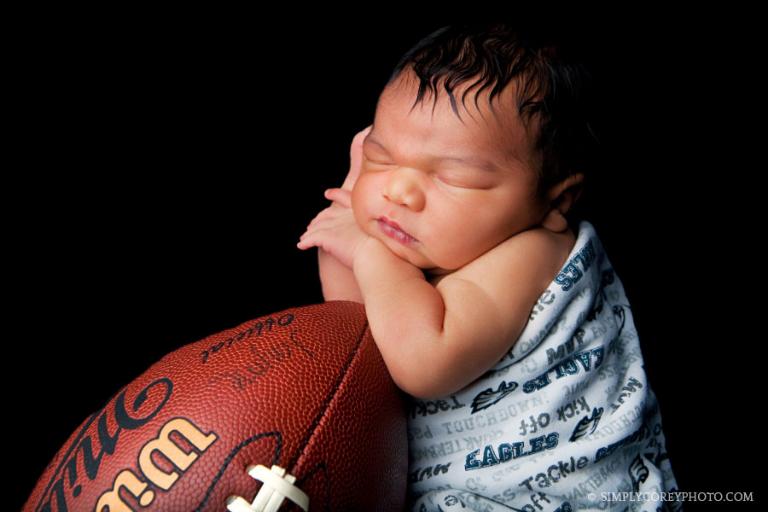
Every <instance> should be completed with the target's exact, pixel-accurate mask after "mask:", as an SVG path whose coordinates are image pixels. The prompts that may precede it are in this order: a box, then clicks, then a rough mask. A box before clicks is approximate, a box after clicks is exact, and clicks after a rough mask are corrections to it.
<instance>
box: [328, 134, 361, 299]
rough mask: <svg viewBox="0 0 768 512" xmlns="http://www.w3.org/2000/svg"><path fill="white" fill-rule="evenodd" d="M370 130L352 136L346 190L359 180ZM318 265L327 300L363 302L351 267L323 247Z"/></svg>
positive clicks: (332, 206) (345, 182)
mask: <svg viewBox="0 0 768 512" xmlns="http://www.w3.org/2000/svg"><path fill="white" fill-rule="evenodd" d="M370 131H371V126H367V127H366V128H364V129H363V130H361V131H360V132H358V133H357V134H356V135H355V136H354V137H353V138H352V143H351V144H350V147H349V172H348V173H347V177H346V178H345V179H344V183H343V184H342V186H341V188H342V189H344V190H349V191H352V187H354V185H355V181H357V177H358V176H359V175H360V165H361V161H362V146H363V139H365V137H366V136H367V135H368V133H369V132H370ZM329 208H342V206H341V205H338V204H332V205H331V206H330V207H329ZM317 265H318V269H319V271H320V284H321V286H322V289H323V299H325V301H326V302H327V301H329V300H351V301H354V302H360V303H362V302H363V296H362V294H361V293H360V288H359V287H358V286H357V280H356V279H355V275H354V274H353V273H352V269H351V268H349V267H347V266H346V265H344V264H343V263H342V262H340V261H339V260H338V259H337V258H336V257H334V256H333V255H332V254H330V253H329V252H327V251H326V250H325V249H323V248H322V247H318V248H317Z"/></svg>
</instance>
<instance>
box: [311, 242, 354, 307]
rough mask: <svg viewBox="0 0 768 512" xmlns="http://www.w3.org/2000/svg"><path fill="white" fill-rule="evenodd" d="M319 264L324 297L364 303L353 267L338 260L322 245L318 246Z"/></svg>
mask: <svg viewBox="0 0 768 512" xmlns="http://www.w3.org/2000/svg"><path fill="white" fill-rule="evenodd" d="M317 264H318V268H319V270H320V284H321V285H322V288H323V299H325V301H326V302H328V301H329V300H351V301H353V302H359V303H361V304H362V303H363V295H362V293H361V292H360V287H358V286H357V280H356V279H355V275H354V274H353V273H352V269H351V268H349V267H347V266H346V265H344V264H343V263H341V262H340V261H339V260H337V259H336V258H335V257H334V256H333V255H332V254H330V253H328V252H326V251H325V250H324V249H323V248H322V247H318V248H317Z"/></svg>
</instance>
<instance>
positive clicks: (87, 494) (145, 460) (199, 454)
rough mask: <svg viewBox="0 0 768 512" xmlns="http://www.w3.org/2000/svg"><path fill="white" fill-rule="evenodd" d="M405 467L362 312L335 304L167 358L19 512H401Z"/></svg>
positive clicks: (278, 317)
mask: <svg viewBox="0 0 768 512" xmlns="http://www.w3.org/2000/svg"><path fill="white" fill-rule="evenodd" d="M407 466H408V448H407V437H406V423H405V411H404V401H403V395H402V394H401V392H400V391H399V390H398V389H397V387H396V386H395V384H394V383H393V381H392V379H391V377H390V376H389V373H388V371H387V368H386V366H385V365H384V361H383V360H382V358H381V354H380V353H379V351H378V348H377V347H376V345H375V344H374V342H373V338H372V337H371V332H370V329H369V328H368V323H367V321H366V317H365V310H364V308H363V306H362V305H361V304H357V303H355V302H346V301H333V302H326V303H324V304H316V305H311V306H303V307H297V308H291V309H286V310H284V311H281V312H279V313H274V314H271V315H268V316H264V317H261V318H257V319H255V320H251V321H248V322H245V323H243V324H241V325H239V326H237V327H235V328H232V329H228V330H225V331H223V332H221V333H218V334H214V335H212V336H208V337H207V338H205V339H203V340H200V341H198V342H196V343H192V344H189V345H187V346H184V347H182V348H180V349H178V350H176V351H174V352H171V353H170V354H168V355H166V356H165V357H163V358H162V359H161V360H160V361H158V362H157V363H155V364H154V365H153V366H151V367H150V368H149V369H148V370H147V371H145V372H144V373H143V374H142V375H140V376H139V377H138V378H136V379H135V380H134V381H133V382H131V383H130V384H128V385H127V386H125V387H124V388H123V389H121V390H120V391H119V392H118V393H117V394H116V395H115V396H114V397H113V398H112V399H111V400H110V401H109V403H108V404H107V405H106V407H104V408H103V409H102V410H100V411H98V412H96V413H95V414H93V415H91V416H90V417H89V418H87V419H86V420H85V421H84V422H83V423H82V424H81V425H80V427H79V428H78V429H77V430H76V431H75V432H74V433H73V434H72V435H71V436H70V438H69V440H68V441H67V442H66V443H65V444H64V446H63V447H62V448H61V449H60V450H59V452H58V453H57V454H56V456H55V457H54V459H53V460H52V461H51V463H50V464H49V465H48V467H47V468H46V469H45V471H44V472H43V475H42V476H41V477H40V479H39V480H38V482H37V485H36V486H35V488H34V490H33V491H32V494H31V496H30V497H29V499H28V500H27V503H26V505H25V506H24V510H25V511H35V512H61V511H65V510H66V511H73V510H74V511H81V510H82V511H86V510H88V511H91V510H93V511H97V512H106V511H109V512H124V511H139V510H162V511H179V512H182V511H183V512H191V511H203V510H205V511H218V512H222V511H226V510H231V511H234V512H246V511H249V512H250V511H252V510H265V511H277V510H312V511H321V510H322V511H334V512H337V511H343V510H387V511H393V510H401V509H402V507H403V504H404V501H405V492H406V478H407V470H408V467H407Z"/></svg>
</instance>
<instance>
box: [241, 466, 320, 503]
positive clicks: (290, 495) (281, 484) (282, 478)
mask: <svg viewBox="0 0 768 512" xmlns="http://www.w3.org/2000/svg"><path fill="white" fill-rule="evenodd" d="M247 471H248V474H249V475H250V476H251V478H255V479H256V480H259V481H261V482H263V483H262V486H261V489H259V492H258V493H256V497H255V498H253V503H248V500H246V499H244V498H241V497H240V496H230V497H229V498H227V510H229V512H277V509H278V508H280V505H282V503H283V500H284V499H286V498H287V499H289V500H291V501H292V502H294V503H295V504H296V505H298V506H299V507H301V509H302V510H304V511H305V512H306V511H307V510H309V496H307V494H306V493H305V492H304V491H302V490H301V489H299V488H298V487H296V486H295V485H293V482H295V481H296V477H295V476H293V475H291V474H287V475H286V473H285V469H284V468H281V467H280V466H272V469H271V470H269V469H267V468H266V466H262V465H261V464H259V465H258V466H248V469H247Z"/></svg>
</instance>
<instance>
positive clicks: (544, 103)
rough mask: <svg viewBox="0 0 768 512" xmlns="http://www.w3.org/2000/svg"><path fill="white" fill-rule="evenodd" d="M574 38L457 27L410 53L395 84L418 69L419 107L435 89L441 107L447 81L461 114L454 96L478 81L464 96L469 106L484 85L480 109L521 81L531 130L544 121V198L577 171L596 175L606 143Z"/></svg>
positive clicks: (495, 26) (497, 25)
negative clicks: (471, 93) (597, 125)
mask: <svg viewBox="0 0 768 512" xmlns="http://www.w3.org/2000/svg"><path fill="white" fill-rule="evenodd" d="M568 40H569V39H568V36H567V35H564V34H545V33H543V32H542V31H536V33H533V32H532V31H526V30H524V29H520V28H517V27H513V26H510V25H508V24H506V23H502V22H493V23H467V24H458V25H450V26H446V27H442V28H440V29H438V30H436V31H435V32H433V33H432V34H430V35H428V36H427V37H425V38H423V39H422V40H421V41H419V42H418V43H416V45H415V46H413V47H412V48H411V49H410V50H408V51H407V52H406V53H405V54H404V55H403V56H402V57H401V59H400V61H399V62H398V63H397V65H396V66H395V69H394V71H393V73H392V75H391V77H390V78H389V81H388V82H387V85H390V84H391V83H392V82H394V81H395V79H396V78H397V77H398V76H399V75H400V74H401V72H402V71H404V70H405V69H408V68H410V69H412V70H413V71H414V72H415V73H416V75H417V76H418V78H419V81H420V83H419V91H418V95H417V97H416V101H415V102H414V107H415V106H416V104H418V103H419V102H421V101H422V100H423V97H424V93H425V91H426V90H427V89H429V90H430V91H431V92H432V94H433V97H434V99H435V102H436V101H437V95H438V88H439V84H440V82H441V80H442V81H443V88H444V89H445V91H446V93H447V94H448V97H449V99H450V102H451V106H452V108H453V110H454V112H455V113H456V114H457V115H459V113H458V109H457V108H456V98H455V97H454V95H453V90H454V89H455V87H456V86H457V85H459V84H462V83H465V82H468V81H469V80H470V79H472V78H473V77H478V78H477V80H476V81H475V82H474V83H473V84H472V85H471V86H470V87H468V88H467V89H466V91H465V92H464V94H463V95H462V98H461V102H462V105H465V103H464V100H465V97H466V95H467V93H468V92H469V91H470V90H471V89H474V88H475V87H477V86H478V85H481V87H480V88H479V89H478V90H477V93H476V94H475V104H476V105H477V101H478V99H477V97H478V96H479V94H480V92H482V91H483V90H485V89H486V88H488V87H491V86H493V89H492V90H491V93H490V97H489V100H490V101H491V105H492V100H493V98H494V97H495V96H497V95H498V94H499V93H500V92H501V91H502V90H503V89H504V88H505V87H506V86H507V85H508V84H509V83H510V82H511V81H513V80H515V81H517V83H518V87H519V89H518V92H517V109H518V113H519V115H520V119H521V120H522V122H523V123H524V125H525V126H526V129H529V127H530V120H531V119H533V118H534V116H537V115H538V116H540V119H539V120H540V130H539V133H538V134H537V138H536V142H535V149H536V150H538V151H541V154H542V168H541V169H540V170H539V185H538V193H539V195H540V197H543V194H544V193H545V192H546V191H547V190H548V189H549V188H550V187H551V186H552V185H554V184H556V183H558V182H559V181H561V180H563V179H565V178H566V177H568V176H569V175H571V174H573V173H574V172H577V171H578V172H583V173H584V175H585V176H588V175H589V174H590V172H589V171H590V170H591V167H592V166H593V159H594V157H595V154H596V149H597V145H598V137H597V135H596V133H595V131H594V128H593V123H592V122H591V120H590V115H591V113H592V109H591V108H590V103H591V97H590V94H591V92H592V88H591V85H592V81H593V80H592V75H591V73H590V72H589V70H588V69H587V68H586V66H585V65H584V63H582V62H580V61H579V60H578V59H577V58H576V56H575V55H574V54H573V53H574V52H575V46H576V45H575V44H574V45H573V46H569V44H568ZM571 41H573V40H572V39H571ZM459 117H460V115H459Z"/></svg>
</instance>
